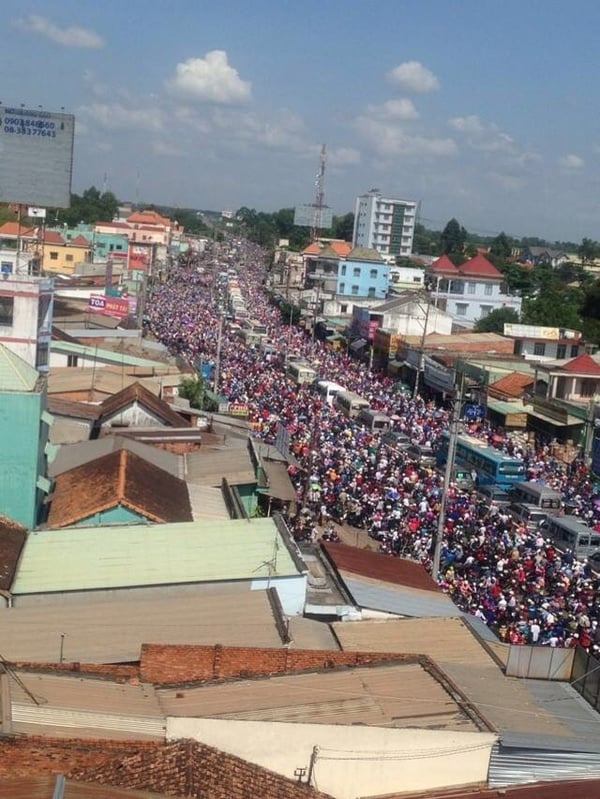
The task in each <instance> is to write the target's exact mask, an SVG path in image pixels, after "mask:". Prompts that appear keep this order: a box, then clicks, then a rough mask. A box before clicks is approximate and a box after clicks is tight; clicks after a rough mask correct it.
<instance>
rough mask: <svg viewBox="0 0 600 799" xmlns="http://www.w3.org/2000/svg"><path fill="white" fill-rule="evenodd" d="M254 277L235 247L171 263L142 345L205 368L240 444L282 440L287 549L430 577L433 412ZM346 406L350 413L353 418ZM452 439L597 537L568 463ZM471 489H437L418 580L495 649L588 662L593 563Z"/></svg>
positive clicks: (439, 442)
mask: <svg viewBox="0 0 600 799" xmlns="http://www.w3.org/2000/svg"><path fill="white" fill-rule="evenodd" d="M267 277H268V267H267V264H266V262H265V253H264V252H263V250H261V249H260V248H259V247H258V246H257V245H254V244H252V243H251V242H248V241H245V240H241V239H229V240H227V241H226V242H224V243H223V244H220V245H216V244H215V245H214V246H213V247H212V248H210V249H208V250H207V251H206V252H204V253H196V254H190V255H187V256H186V257H185V258H182V259H181V260H180V262H179V264H178V265H176V266H174V267H173V268H172V269H171V270H170V272H169V274H168V277H167V279H166V280H165V282H164V283H162V284H160V285H158V286H156V287H155V289H154V291H153V293H152V295H151V297H150V300H149V303H148V308H147V324H148V332H149V335H152V336H153V337H155V338H156V339H157V340H159V341H161V342H162V343H163V344H165V345H166V346H167V347H168V348H169V350H170V351H171V352H172V353H173V354H175V355H177V356H179V357H180V358H182V359H184V360H185V361H186V362H187V363H188V364H190V365H197V364H198V363H199V362H200V363H205V364H210V365H211V366H212V371H211V379H212V381H213V383H215V382H216V385H213V389H214V392H215V393H216V394H219V395H222V396H223V397H225V398H226V399H227V401H228V402H230V403H235V404H236V405H237V406H239V407H243V408H245V409H246V410H247V416H248V421H249V423H250V428H251V435H252V436H255V437H257V438H259V439H261V440H263V441H265V442H267V443H275V441H276V438H277V435H278V431H279V430H280V429H281V427H282V426H283V427H284V428H285V430H286V431H287V435H288V436H289V447H290V452H291V454H292V455H293V456H294V464H297V465H290V467H289V470H288V471H289V474H290V478H291V480H292V482H293V484H294V487H295V490H296V500H297V501H296V504H295V509H294V510H293V511H290V515H289V518H288V520H287V521H288V524H289V527H290V530H291V531H292V534H293V535H294V537H296V539H297V540H303V539H309V540H313V541H314V540H317V539H318V538H319V537H322V536H325V538H328V539H329V540H336V539H337V533H336V530H337V529H338V528H339V526H340V525H344V526H348V525H350V526H352V527H356V528H358V529H360V530H364V531H366V532H367V533H368V534H369V535H370V536H371V538H372V539H373V541H374V542H376V546H378V548H379V550H380V551H381V552H383V553H386V554H387V555H388V556H390V557H395V556H402V557H408V558H411V559H414V560H417V561H419V562H420V563H422V564H423V566H424V567H425V568H427V569H429V570H430V569H431V565H432V554H433V546H434V541H435V536H436V530H437V528H438V517H439V513H440V503H441V498H442V487H443V476H442V475H443V469H440V468H438V467H439V466H440V457H439V455H438V453H439V452H440V451H441V450H443V439H444V434H446V435H447V430H448V426H449V409H448V407H445V406H443V405H440V404H438V403H436V402H435V400H434V399H433V398H430V397H427V396H425V395H424V394H418V395H417V396H415V397H413V396H412V395H410V394H409V393H407V392H406V391H404V390H403V387H402V386H399V385H398V383H397V381H395V380H394V379H392V378H391V377H389V376H387V375H385V374H383V373H379V372H374V371H372V370H371V369H370V368H369V365H368V364H366V363H364V362H362V361H361V360H358V359H356V358H354V357H353V356H352V354H351V353H350V352H349V351H348V350H346V349H335V348H334V347H333V346H332V345H331V344H329V343H327V342H324V341H321V340H319V339H317V338H315V337H314V335H309V334H307V332H306V330H305V329H304V328H303V327H302V326H299V325H298V326H295V325H290V324H289V322H290V319H287V318H284V316H283V315H282V313H281V311H280V309H279V307H278V305H277V303H276V302H273V296H272V293H271V292H270V291H268V290H267ZM244 331H246V333H245V334H244ZM294 363H295V364H296V367H295V368H294V367H293V364H294ZM298 364H300V367H299V366H298ZM319 383H321V384H323V383H326V384H328V385H326V386H325V387H323V385H319ZM329 385H335V386H337V391H333V390H332V391H331V392H330V389H329ZM354 397H358V398H359V399H362V400H363V401H364V403H365V405H364V406H363V407H362V408H355V407H354V403H355V400H354ZM365 411H368V413H367V414H366V415H365ZM369 414H370V415H369ZM382 419H387V420H388V422H382ZM377 420H379V423H381V424H379V423H378V422H377ZM463 426H464V433H465V434H468V436H469V437H470V438H471V439H475V440H477V441H480V442H482V443H483V444H485V445H488V446H493V449H494V451H495V452H500V453H503V455H504V456H506V457H507V458H508V457H510V459H512V461H514V462H515V463H516V464H517V471H518V479H519V481H533V482H537V483H544V484H545V485H547V486H549V487H551V488H552V489H554V490H555V491H556V492H558V493H559V494H560V495H561V497H562V504H561V508H560V509H559V510H558V511H557V512H558V513H560V514H562V513H564V510H565V508H568V513H569V515H570V516H574V517H577V518H578V519H579V520H580V521H581V522H582V523H585V524H586V529H591V530H593V531H594V532H595V530H594V528H596V529H597V530H600V502H598V501H597V493H596V491H597V486H595V484H594V481H593V479H592V476H591V475H590V473H589V471H588V469H587V468H586V467H585V465H584V464H583V463H582V462H581V461H579V460H577V461H575V462H573V463H570V464H566V463H563V462H561V461H560V460H558V459H556V458H555V457H554V456H553V454H552V448H551V442H549V441H547V440H543V439H542V438H541V437H537V438H536V439H535V441H534V440H531V439H529V440H525V439H524V438H523V437H519V438H517V437H511V436H510V435H504V434H503V433H501V431H498V430H495V429H493V428H491V427H489V425H487V424H486V423H484V422H481V421H477V420H475V421H473V422H468V421H467V420H464V425H463ZM469 474H470V472H469V470H466V472H465V474H464V475H463V476H464V477H465V478H468V476H469ZM467 482H468V481H467ZM478 483H479V480H478V479H477V475H476V474H473V480H472V482H471V485H469V486H467V485H466V484H465V485H463V484H462V483H460V482H459V481H458V480H457V481H453V482H452V483H451V484H450V485H449V486H448V490H447V492H446V504H445V519H444V524H443V540H442V541H441V561H440V571H439V574H437V575H434V577H436V578H437V579H438V582H439V585H440V587H441V588H442V590H443V591H445V592H446V593H447V594H448V595H449V596H450V597H451V598H452V600H453V601H454V602H455V604H456V605H457V607H458V608H459V609H460V610H462V611H465V612H467V613H470V614H473V615H475V616H477V617H479V618H480V619H482V620H483V621H484V622H485V623H486V624H487V625H488V626H489V627H490V628H491V629H492V630H493V631H494V632H495V634H496V635H497V636H498V637H499V638H500V639H501V640H503V641H508V642H511V643H516V644H520V643H530V644H539V645H546V646H551V647H562V646H565V647H574V646H577V645H581V646H584V647H586V648H589V649H590V650H592V651H596V652H600V629H599V627H598V621H599V620H600V604H599V600H598V588H599V585H600V583H599V579H598V576H597V574H596V572H595V569H594V559H593V558H592V557H587V556H586V557H583V556H581V553H579V552H578V551H577V548H576V546H571V545H565V544H562V545H561V544H559V543H557V540H556V537H555V536H554V535H553V534H552V532H551V531H549V529H548V527H546V529H544V527H543V526H538V525H536V526H535V527H532V525H531V524H528V522H527V520H523V519H520V518H518V517H517V516H516V515H515V513H513V511H512V508H513V506H512V505H510V504H507V503H504V502H500V501H496V500H495V499H494V498H493V497H490V496H485V495H484V494H485V492H483V491H481V493H480V491H478V488H482V486H479V485H478ZM599 535H600V533H599ZM599 548H600V547H599ZM587 554H588V555H589V554H590V553H589V552H588V553H587Z"/></svg>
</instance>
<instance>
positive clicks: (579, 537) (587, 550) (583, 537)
mask: <svg viewBox="0 0 600 799" xmlns="http://www.w3.org/2000/svg"><path fill="white" fill-rule="evenodd" d="M540 529H541V530H542V531H543V534H544V535H546V536H548V538H549V539H550V540H551V541H552V542H553V543H554V544H556V546H557V547H558V548H559V549H562V550H565V549H570V550H571V552H573V554H574V555H575V557H576V558H579V559H581V560H583V559H584V558H589V557H590V556H591V555H595V554H596V553H597V552H598V551H600V533H598V532H597V531H596V530H593V529H592V528H591V527H588V525H587V524H586V523H585V522H584V521H582V519H580V518H579V516H549V517H548V518H547V519H546V520H545V521H543V522H542V523H541V524H540Z"/></svg>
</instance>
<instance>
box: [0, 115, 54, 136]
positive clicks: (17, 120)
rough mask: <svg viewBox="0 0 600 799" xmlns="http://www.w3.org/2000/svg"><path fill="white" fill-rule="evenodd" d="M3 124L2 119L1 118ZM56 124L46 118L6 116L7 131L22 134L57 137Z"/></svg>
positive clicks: (0, 123) (0, 122)
mask: <svg viewBox="0 0 600 799" xmlns="http://www.w3.org/2000/svg"><path fill="white" fill-rule="evenodd" d="M0 126H2V120H0ZM55 127H56V124H55V123H54V122H50V121H49V120H44V119H23V118H21V117H9V116H6V117H4V125H3V130H4V132H5V133H17V134H21V135H22V136H47V137H49V138H51V139H54V138H56V131H55Z"/></svg>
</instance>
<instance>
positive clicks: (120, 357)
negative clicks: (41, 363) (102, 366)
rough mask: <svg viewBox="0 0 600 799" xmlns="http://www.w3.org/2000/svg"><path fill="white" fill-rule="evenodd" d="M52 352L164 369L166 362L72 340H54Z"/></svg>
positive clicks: (125, 364) (51, 346)
mask: <svg viewBox="0 0 600 799" xmlns="http://www.w3.org/2000/svg"><path fill="white" fill-rule="evenodd" d="M50 350H51V352H62V353H65V354H68V355H79V356H81V357H82V358H88V359H89V360H92V361H93V360H96V361H106V362H107V363H115V364H118V365H119V366H121V365H124V366H142V367H144V366H145V367H148V368H149V367H154V368H157V369H164V368H165V364H164V363H161V362H160V361H152V360H150V359H149V358H138V357H137V356H135V355H128V354H127V353H125V352H115V351H114V350H103V349H100V348H99V347H87V346H86V345H85V344H73V343H71V342H70V341H53V342H52V343H51V345H50Z"/></svg>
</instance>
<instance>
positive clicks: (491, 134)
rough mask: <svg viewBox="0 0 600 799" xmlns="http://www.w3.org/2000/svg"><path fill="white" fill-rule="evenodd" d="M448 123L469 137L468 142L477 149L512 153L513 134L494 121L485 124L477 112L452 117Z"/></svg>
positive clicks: (513, 144)
mask: <svg viewBox="0 0 600 799" xmlns="http://www.w3.org/2000/svg"><path fill="white" fill-rule="evenodd" d="M448 125H449V126H450V127H451V128H453V129H454V130H456V131H458V132H459V133H462V134H463V135H465V136H466V137H467V142H468V144H469V145H470V146H471V147H473V148H474V149H476V150H484V151H485V152H489V153H494V152H503V153H512V152H514V149H515V142H514V139H513V138H512V136H509V135H508V133H504V132H503V131H501V130H500V128H499V127H498V125H495V124H494V123H493V122H492V123H490V124H485V123H483V122H482V121H481V119H480V118H479V117H478V116H477V115H476V114H471V115H469V116H465V117H452V119H449V120H448Z"/></svg>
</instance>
